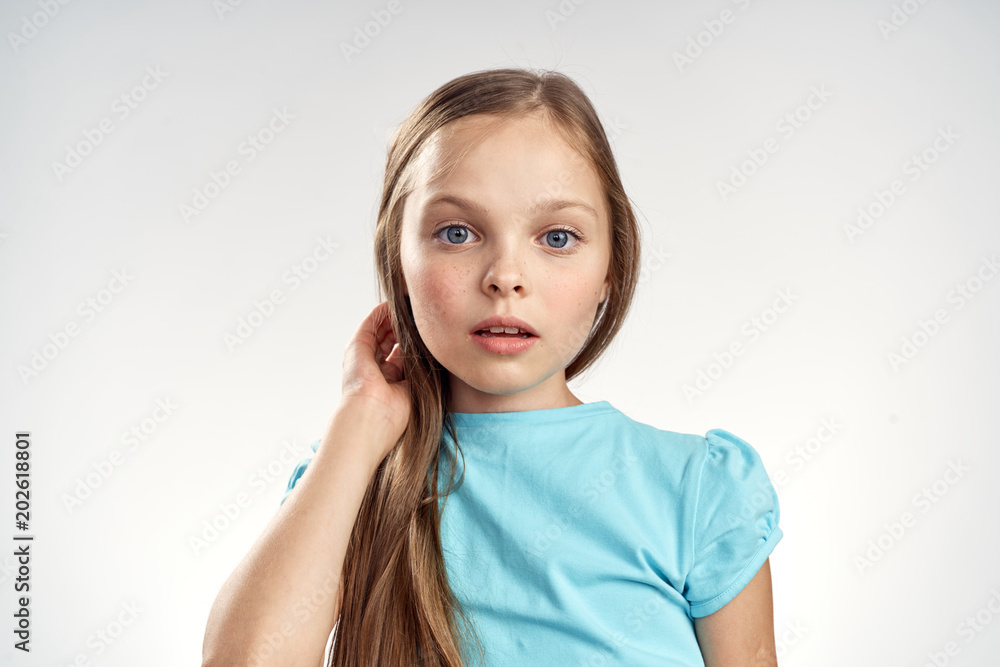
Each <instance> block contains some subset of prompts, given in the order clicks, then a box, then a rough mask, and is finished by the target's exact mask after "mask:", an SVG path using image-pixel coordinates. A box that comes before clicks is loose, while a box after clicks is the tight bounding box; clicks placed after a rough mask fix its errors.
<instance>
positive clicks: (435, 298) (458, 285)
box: [407, 264, 466, 327]
mask: <svg viewBox="0 0 1000 667" xmlns="http://www.w3.org/2000/svg"><path fill="white" fill-rule="evenodd" d="M407 284H408V285H409V286H410V289H409V291H410V303H411V305H412V307H413V312H414V315H415V316H416V317H417V318H418V324H420V325H423V324H425V323H426V324H429V325H431V326H432V327H433V325H434V323H435V322H442V321H449V320H454V319H455V317H456V316H461V315H462V299H463V297H464V295H465V290H466V288H465V287H464V286H463V283H462V272H461V270H459V269H458V268H457V267H453V266H448V265H445V264H439V265H423V266H415V267H414V271H413V272H412V274H408V275H407ZM419 320H422V321H419Z"/></svg>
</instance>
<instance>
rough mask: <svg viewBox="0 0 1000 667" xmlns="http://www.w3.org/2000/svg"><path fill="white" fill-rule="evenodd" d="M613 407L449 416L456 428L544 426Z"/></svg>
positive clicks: (587, 405) (605, 403)
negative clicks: (493, 425) (498, 425)
mask: <svg viewBox="0 0 1000 667" xmlns="http://www.w3.org/2000/svg"><path fill="white" fill-rule="evenodd" d="M613 410H615V407H614V406H613V405H611V403H609V402H608V401H595V402H593V403H580V404H579V405H567V406H564V407H561V408H544V409H541V410H520V411H517V412H452V413H451V415H452V417H453V419H454V421H455V426H456V427H457V428H472V427H476V426H488V425H492V424H544V423H550V422H561V421H568V420H575V419H582V418H584V417H590V416H593V415H597V414H601V413H604V412H611V411H613Z"/></svg>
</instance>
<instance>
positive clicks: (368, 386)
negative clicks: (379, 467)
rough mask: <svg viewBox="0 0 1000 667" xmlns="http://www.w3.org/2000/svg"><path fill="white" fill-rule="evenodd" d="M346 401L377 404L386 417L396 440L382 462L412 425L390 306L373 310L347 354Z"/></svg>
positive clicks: (408, 397) (362, 324)
mask: <svg viewBox="0 0 1000 667" xmlns="http://www.w3.org/2000/svg"><path fill="white" fill-rule="evenodd" d="M343 400H344V401H345V402H349V401H361V402H364V403H369V404H374V405H376V406H377V407H378V409H379V410H380V411H381V412H382V413H383V414H384V416H385V419H386V420H387V423H388V424H389V427H390V428H389V430H390V432H391V434H392V435H393V437H392V438H391V440H392V441H391V443H389V444H388V448H387V449H385V451H383V452H380V454H381V456H380V457H379V459H378V460H379V461H381V460H382V459H383V458H384V457H385V455H386V454H388V453H389V451H390V450H391V449H392V447H393V446H394V445H395V444H396V441H397V440H398V439H399V436H401V435H402V434H403V431H404V430H405V429H406V425H407V424H408V423H409V421H410V409H411V407H410V383H409V380H406V379H404V378H403V362H402V360H401V359H400V357H399V346H398V345H397V340H396V332H394V331H393V330H392V321H391V319H390V318H389V302H388V301H383V302H381V303H380V304H378V305H377V306H375V308H373V309H372V311H371V312H370V313H368V316H367V317H366V318H365V319H364V321H363V322H362V323H361V326H360V327H358V330H357V332H356V333H355V334H354V337H353V338H352V339H351V341H350V343H348V345H347V350H346V352H345V353H344V378H343Z"/></svg>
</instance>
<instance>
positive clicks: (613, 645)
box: [282, 401, 782, 667]
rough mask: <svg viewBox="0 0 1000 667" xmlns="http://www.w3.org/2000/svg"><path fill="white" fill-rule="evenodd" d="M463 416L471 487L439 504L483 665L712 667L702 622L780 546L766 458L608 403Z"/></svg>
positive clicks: (450, 566) (445, 545)
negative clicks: (698, 630) (697, 625)
mask: <svg viewBox="0 0 1000 667" xmlns="http://www.w3.org/2000/svg"><path fill="white" fill-rule="evenodd" d="M454 419H455V427H456V431H457V433H458V444H459V447H460V449H461V452H462V453H463V454H464V463H463V457H462V455H461V454H460V455H459V456H458V463H457V465H458V469H457V470H456V473H455V481H456V483H458V481H459V479H460V477H461V475H462V473H463V471H464V474H465V478H464V480H462V482H461V485H460V486H459V487H458V489H457V490H454V491H452V493H451V494H450V495H448V496H446V497H445V498H443V499H442V501H441V505H440V506H441V507H442V515H441V544H442V550H443V553H444V559H445V565H446V570H447V574H448V579H449V584H450V585H451V588H452V591H453V592H454V593H455V596H456V597H457V598H458V600H459V602H460V603H461V605H462V608H463V609H464V610H465V612H466V614H467V615H468V616H469V617H471V619H472V620H473V622H474V623H475V626H476V631H477V634H478V636H479V639H480V641H481V642H482V645H483V648H484V651H485V654H486V657H487V662H486V663H485V664H486V665H489V666H498V667H499V666H503V665H528V664H536V665H537V664H544V665H556V666H558V665H574V666H575V665H630V666H634V667H638V666H642V665H657V666H658V667H663V666H667V665H670V666H678V667H679V666H684V667H691V666H693V665H697V666H701V667H703V666H704V664H705V663H704V660H703V659H702V656H701V651H700V649H699V647H698V642H697V639H696V637H695V634H694V625H693V620H692V619H693V618H697V617H700V616H707V615H708V614H711V613H713V612H715V611H718V610H719V609H721V608H722V607H723V606H724V605H725V604H726V603H727V602H729V601H730V600H732V599H733V598H734V597H736V594H737V593H739V592H740V591H741V590H743V587H744V586H746V584H747V583H749V582H750V580H751V579H752V578H753V576H754V575H755V574H756V573H757V571H758V570H759V569H760V567H761V566H762V565H763V564H764V561H765V560H766V559H767V557H768V556H769V555H770V553H771V551H772V550H773V549H774V547H775V545H776V544H777V543H778V541H779V540H780V539H781V537H782V532H781V528H779V527H778V519H779V516H780V515H779V509H778V498H777V494H776V493H775V491H774V487H773V486H772V485H771V482H770V480H769V478H768V476H767V472H766V471H765V469H764V466H763V464H762V463H761V460H760V456H758V454H757V452H756V451H755V450H754V449H753V447H751V446H750V445H749V444H747V443H746V442H745V441H743V440H741V439H740V438H738V437H736V436H735V435H733V434H731V433H729V432H727V431H723V430H721V429H714V430H711V431H708V433H706V435H705V436H704V437H702V436H699V435H686V434H681V433H675V432H672V431H663V430H660V429H657V428H655V427H653V426H649V425H647V424H642V423H639V422H636V421H634V420H633V419H631V418H630V417H628V416H626V415H625V414H624V413H622V412H620V411H619V410H618V409H617V408H615V407H614V406H612V405H611V404H610V403H609V402H608V401H598V402H596V403H583V404H581V405H574V406H569V407H563V408H550V409H545V410H528V411H524V412H494V413H454ZM318 445H319V441H318V440H317V441H316V442H315V443H313V445H312V447H313V450H314V451H315V450H316V448H317V447H318ZM441 446H442V448H444V447H454V442H453V441H452V439H451V437H450V436H449V435H448V434H447V433H445V434H444V435H443V436H442V440H441ZM308 461H309V459H305V460H303V461H302V462H300V463H299V464H298V466H297V467H296V469H295V471H294V472H293V474H292V477H291V479H290V480H289V482H288V491H287V492H286V494H285V497H286V498H287V497H288V493H289V492H291V490H292V488H293V487H294V486H295V482H296V481H297V480H298V479H299V478H300V477H301V476H302V473H303V472H304V471H305V468H306V466H307V464H308ZM441 468H442V470H441V475H440V477H439V479H440V484H441V486H440V489H441V490H442V491H443V490H444V488H445V484H447V481H448V478H447V472H448V471H447V469H446V468H447V466H445V465H442V466H441ZM282 502H284V499H282ZM469 654H470V656H471V657H470V659H469V662H468V663H467V664H469V665H480V663H478V662H475V661H473V659H472V658H473V657H474V651H469Z"/></svg>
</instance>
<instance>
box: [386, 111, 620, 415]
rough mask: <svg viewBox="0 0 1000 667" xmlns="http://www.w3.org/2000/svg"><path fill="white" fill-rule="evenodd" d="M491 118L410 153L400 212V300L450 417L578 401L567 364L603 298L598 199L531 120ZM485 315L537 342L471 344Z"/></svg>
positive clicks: (541, 124) (604, 220)
mask: <svg viewBox="0 0 1000 667" xmlns="http://www.w3.org/2000/svg"><path fill="white" fill-rule="evenodd" d="M495 121H496V118H495V117H492V116H485V115H482V114H480V115H474V116H466V117H465V118H462V119H459V120H457V121H454V122H452V123H451V124H449V125H448V126H447V127H446V128H445V130H447V131H445V132H439V133H438V135H437V136H436V137H435V140H434V141H431V142H429V144H428V145H427V147H426V148H425V149H424V151H423V155H421V156H420V161H419V162H418V166H417V167H416V169H415V172H414V182H413V190H412V192H411V193H410V194H409V195H408V196H407V198H406V201H405V203H404V207H403V223H402V230H401V239H400V243H401V248H400V252H401V261H402V269H403V279H404V282H405V286H404V294H407V295H409V297H410V304H411V307H412V309H413V316H414V320H415V323H416V326H417V330H418V331H419V333H420V337H421V338H422V339H423V341H424V344H425V345H426V346H427V348H428V349H429V350H430V352H431V354H432V355H434V358H435V359H437V360H438V362H440V363H441V365H442V366H444V367H445V368H446V369H447V370H448V371H449V374H450V380H451V384H450V386H451V406H450V407H451V410H453V411H454V412H518V411H522V410H533V409H544V408H554V407H565V406H569V405H578V404H579V403H580V401H579V400H578V399H577V398H576V397H575V396H573V394H572V393H570V391H569V388H568V387H567V385H566V374H565V368H566V366H568V365H569V363H570V362H571V361H572V360H573V357H575V356H576V354H577V352H579V351H580V349H581V348H582V346H583V343H584V341H585V340H586V337H587V335H588V334H589V332H590V329H591V327H592V325H593V323H594V318H595V316H596V315H597V310H598V307H599V304H600V302H601V301H603V300H604V298H605V297H606V295H607V289H608V284H609V272H608V267H609V262H610V257H611V246H610V243H611V239H610V236H611V233H610V229H611V227H610V221H609V216H608V211H607V206H606V204H605V200H604V191H603V188H602V185H601V182H600V180H599V179H598V176H597V174H596V173H595V171H594V169H593V167H592V166H591V165H590V163H589V161H588V160H586V159H584V158H583V156H581V155H580V154H579V153H578V152H577V151H576V150H575V149H573V148H572V147H571V146H570V145H569V144H568V143H566V142H565V140H564V139H563V138H562V136H561V135H560V134H559V133H558V132H557V131H556V130H555V128H553V127H552V126H551V125H550V124H549V122H548V121H546V120H544V119H543V118H542V117H540V116H537V115H532V116H523V117H518V118H515V119H513V120H510V121H508V122H505V123H503V124H501V125H500V126H499V128H491V127H490V125H491V124H492V123H494V122H495ZM470 142H471V144H470ZM470 145H471V150H469V152H468V153H467V154H466V155H465V156H464V157H462V158H461V159H460V160H459V161H458V162H457V164H456V165H455V166H454V168H453V169H451V170H450V171H449V172H444V173H440V175H439V176H438V177H437V178H435V179H434V180H430V177H431V175H433V174H435V173H439V171H438V170H439V169H440V167H441V166H442V165H443V164H446V163H447V162H448V161H449V159H452V158H453V157H454V156H455V155H456V152H457V151H460V150H462V149H465V148H469V147H470ZM493 316H501V317H513V318H518V319H519V320H521V321H523V322H524V323H525V324H526V325H527V328H530V330H531V331H533V332H534V333H535V334H536V336H532V337H530V338H528V339H526V340H523V341H522V340H520V338H519V336H510V335H507V336H504V338H503V339H500V338H493V339H491V340H490V341H489V342H487V343H483V337H482V335H481V334H480V333H477V330H478V329H479V327H480V325H481V323H482V322H483V320H485V319H486V318H489V317H493ZM477 341H478V342H477ZM490 343H493V344H496V345H495V346H493V347H491V345H490ZM519 347H523V348H524V349H518V348H519Z"/></svg>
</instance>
